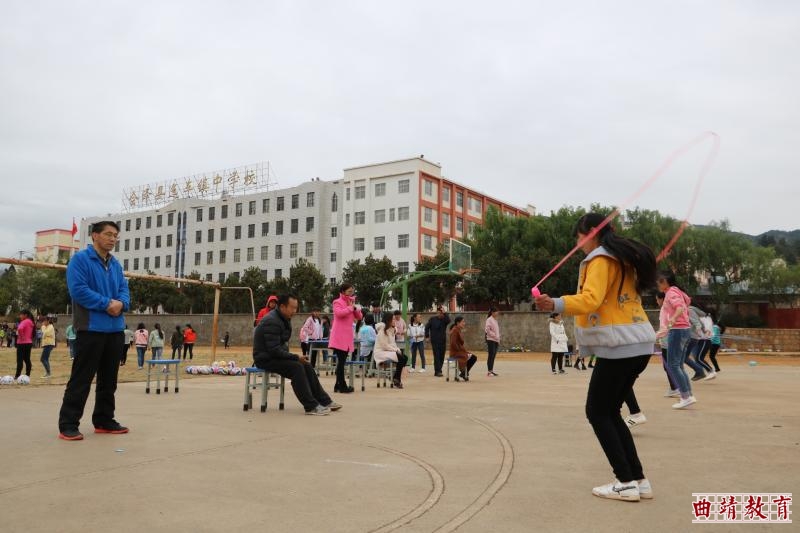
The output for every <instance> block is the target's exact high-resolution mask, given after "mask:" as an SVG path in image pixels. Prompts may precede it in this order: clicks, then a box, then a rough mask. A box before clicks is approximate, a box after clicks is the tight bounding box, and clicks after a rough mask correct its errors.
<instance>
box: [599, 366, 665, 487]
mask: <svg viewBox="0 0 800 533" xmlns="http://www.w3.org/2000/svg"><path fill="white" fill-rule="evenodd" d="M648 361H650V354H647V355H639V356H636V357H630V358H626V359H603V358H598V359H597V362H596V363H595V368H594V372H592V377H591V380H590V381H589V392H588V394H587V396H586V418H588V419H589V423H590V424H591V425H592V429H594V434H595V435H597V440H598V441H600V446H601V447H602V448H603V452H605V454H606V458H607V459H608V462H609V463H610V464H611V467H612V468H613V469H614V475H615V476H616V477H617V479H618V480H620V481H622V482H626V481H632V480H634V479H636V480H639V479H642V478H644V472H643V471H642V464H641V462H640V461H639V456H638V455H637V453H636V445H635V444H634V443H633V437H632V436H631V432H630V429H628V425H627V424H626V423H625V421H624V420H623V419H622V415H621V414H620V409H621V408H622V402H623V401H625V399H626V398H627V397H628V395H629V394H630V393H631V391H632V390H633V384H634V382H635V381H636V378H638V377H639V374H641V373H642V372H643V371H644V369H645V368H647V363H648Z"/></svg>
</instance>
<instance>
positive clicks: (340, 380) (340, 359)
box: [333, 348, 347, 386]
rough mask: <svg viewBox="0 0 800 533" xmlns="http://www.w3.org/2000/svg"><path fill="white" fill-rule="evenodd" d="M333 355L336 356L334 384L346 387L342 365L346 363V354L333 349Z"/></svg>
mask: <svg viewBox="0 0 800 533" xmlns="http://www.w3.org/2000/svg"><path fill="white" fill-rule="evenodd" d="M333 355H335V356H336V384H337V385H345V386H346V385H347V380H345V379H344V364H345V362H347V352H346V351H344V350H337V349H335V348H334V350H333Z"/></svg>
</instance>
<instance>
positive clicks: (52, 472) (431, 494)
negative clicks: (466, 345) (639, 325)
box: [0, 356, 800, 532]
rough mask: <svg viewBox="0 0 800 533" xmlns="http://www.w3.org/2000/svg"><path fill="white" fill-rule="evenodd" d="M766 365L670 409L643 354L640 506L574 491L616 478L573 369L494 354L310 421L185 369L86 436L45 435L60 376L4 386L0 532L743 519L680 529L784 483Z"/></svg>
mask: <svg viewBox="0 0 800 533" xmlns="http://www.w3.org/2000/svg"><path fill="white" fill-rule="evenodd" d="M744 357H746V358H748V359H749V358H752V356H751V357H748V356H744ZM781 359H784V360H787V364H780V363H779V362H778V363H777V364H774V363H772V364H762V365H759V366H756V367H749V366H747V365H746V361H744V360H743V358H742V357H739V358H738V359H737V358H733V357H724V358H722V359H721V364H722V365H723V372H722V373H720V374H719V378H718V379H716V380H714V381H710V382H701V383H696V384H695V394H696V396H697V398H698V400H699V403H698V404H696V405H695V406H693V408H691V409H690V410H687V411H673V410H672V409H671V408H670V404H671V403H672V401H673V400H671V399H666V398H663V397H662V394H663V392H664V391H665V389H666V380H665V377H664V373H663V371H662V370H661V368H660V363H658V361H657V360H656V359H655V358H654V359H653V361H652V362H651V365H650V367H649V368H648V370H647V371H646V372H645V373H644V374H643V375H642V377H641V378H640V380H639V382H638V384H637V387H636V392H637V395H638V397H639V402H640V404H641V405H642V408H643V410H644V412H645V414H646V415H647V417H648V422H647V424H645V425H642V426H640V427H637V428H634V430H633V432H634V434H635V438H636V443H637V446H638V448H639V453H640V456H641V458H642V461H643V463H644V465H645V473H646V475H648V477H649V478H650V479H651V481H652V483H653V490H654V493H655V499H654V500H652V501H642V502H639V503H628V502H618V501H609V500H602V499H599V498H596V497H594V496H592V495H591V488H592V486H594V485H598V484H601V483H605V482H608V481H610V480H611V478H612V477H613V476H612V473H611V469H610V467H609V465H608V464H607V462H606V459H605V457H604V455H603V454H602V451H601V449H600V446H599V444H598V443H597V441H596V439H595V437H594V434H593V433H592V431H591V428H590V426H589V425H588V423H587V422H586V421H585V418H584V415H583V401H584V395H585V390H586V384H587V382H588V379H589V372H590V371H587V372H580V373H578V372H576V371H574V370H573V369H567V371H568V374H567V375H560V376H553V375H551V374H550V371H549V367H548V364H547V363H545V362H544V357H539V358H538V360H536V361H530V360H529V361H515V360H502V359H501V360H499V361H498V363H497V364H496V370H497V371H498V372H499V373H500V374H501V375H500V377H497V378H493V379H490V378H487V377H486V376H485V372H484V369H485V363H484V362H483V361H484V358H481V360H480V361H479V362H478V365H477V366H476V367H475V372H474V373H473V378H472V380H471V381H470V382H469V383H454V382H450V383H446V382H445V381H444V379H443V378H441V379H440V378H434V377H433V375H432V373H427V374H424V375H420V374H412V375H410V376H408V377H407V378H406V379H405V383H406V388H405V389H404V390H402V391H401V390H393V389H389V388H387V389H380V390H377V389H375V388H374V383H375V382H374V380H367V390H366V392H363V393H362V392H360V391H357V392H356V393H354V394H350V395H334V398H335V399H336V400H338V401H339V402H340V403H342V404H343V405H344V409H342V411H340V412H338V413H334V414H332V415H331V416H327V417H310V416H304V415H303V414H302V413H303V412H302V408H301V406H300V405H299V403H298V402H297V401H296V399H295V398H294V395H293V394H292V392H291V389H290V388H289V387H288V383H287V396H286V400H287V401H286V410H285V411H283V412H281V411H278V410H277V399H278V395H277V393H276V391H271V392H270V409H269V410H268V411H267V413H261V412H259V410H258V408H256V409H255V411H248V412H246V413H245V412H243V411H242V388H243V381H242V380H243V378H241V377H228V376H212V377H201V378H195V379H191V380H185V381H182V383H181V385H182V387H181V392H180V393H179V394H178V395H174V394H173V393H169V394H167V395H164V394H162V395H155V394H150V395H145V394H144V384H143V383H124V384H122V385H121V386H120V389H119V391H118V394H117V413H118V419H119V420H120V421H121V422H122V423H124V424H126V425H128V426H130V427H131V433H129V434H128V435H119V436H116V435H95V434H93V433H91V422H90V418H89V417H88V416H87V417H85V418H84V423H83V426H82V428H81V429H82V431H83V432H84V434H85V435H86V440H84V441H81V442H64V441H61V440H58V439H57V438H56V434H57V431H56V415H57V409H58V406H59V404H60V403H59V402H60V398H61V395H62V392H63V386H44V387H35V388H34V387H29V388H23V387H18V388H10V387H9V388H5V389H0V399H2V400H1V401H0V413H2V421H3V431H2V433H1V434H0V457H2V458H3V459H2V468H0V509H2V511H0V512H2V517H0V530H2V531H9V532H11V531H28V532H34V531H63V532H68V531H110V530H113V531H119V532H127V531H136V532H140V531H171V532H176V531H178V532H182V531H252V530H260V531H271V532H284V531H286V532H290V531H291V532H307V531H308V532H312V531H314V532H375V531H391V530H394V529H398V530H401V531H409V532H434V531H436V532H440V531H441V532H444V531H454V530H456V529H458V531H463V532H487V531H502V532H528V531H613V532H620V531H689V530H694V529H697V528H704V527H705V528H709V529H714V531H720V530H735V531H738V530H739V529H737V528H740V527H746V528H747V530H748V531H750V530H760V529H763V528H766V527H770V526H766V525H763V526H754V525H750V526H742V525H738V524H737V525H735V526H733V525H727V526H726V525H716V526H702V525H693V524H692V523H691V520H692V514H691V502H692V492H717V491H720V492H754V491H762V492H793V494H794V495H795V496H796V495H798V494H800V407H799V406H798V386H797V384H798V378H800V366H797V365H796V364H788V363H793V362H791V361H788V358H781ZM429 370H430V369H429ZM332 381H333V378H332V377H324V376H323V384H324V385H325V386H326V387H327V388H328V390H332V386H333V383H332ZM92 402H93V400H91V399H90V401H89V405H88V406H87V411H90V409H91V405H92ZM771 527H772V528H775V527H778V528H780V527H781V526H771ZM791 529H792V526H786V531H789V530H791ZM781 530H782V529H781Z"/></svg>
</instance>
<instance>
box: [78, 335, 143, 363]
mask: <svg viewBox="0 0 800 533" xmlns="http://www.w3.org/2000/svg"><path fill="white" fill-rule="evenodd" d="M73 342H74V341H73ZM130 347H131V345H130V344H128V343H127V342H123V343H122V356H121V357H120V358H119V366H122V365H124V364H125V363H126V362H127V361H128V349H130Z"/></svg>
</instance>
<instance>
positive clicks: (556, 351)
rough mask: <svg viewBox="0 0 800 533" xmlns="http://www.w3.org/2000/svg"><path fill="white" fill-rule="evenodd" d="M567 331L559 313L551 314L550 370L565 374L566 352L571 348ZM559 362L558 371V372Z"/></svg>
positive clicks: (554, 372)
mask: <svg viewBox="0 0 800 533" xmlns="http://www.w3.org/2000/svg"><path fill="white" fill-rule="evenodd" d="M568 341H569V338H568V337H567V331H566V330H565V329H564V322H563V321H562V320H561V315H560V314H559V313H551V314H550V370H552V371H553V374H565V373H566V372H564V354H565V353H566V352H567V350H568V349H569V345H568V344H567V342H568ZM556 362H558V372H556Z"/></svg>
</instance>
